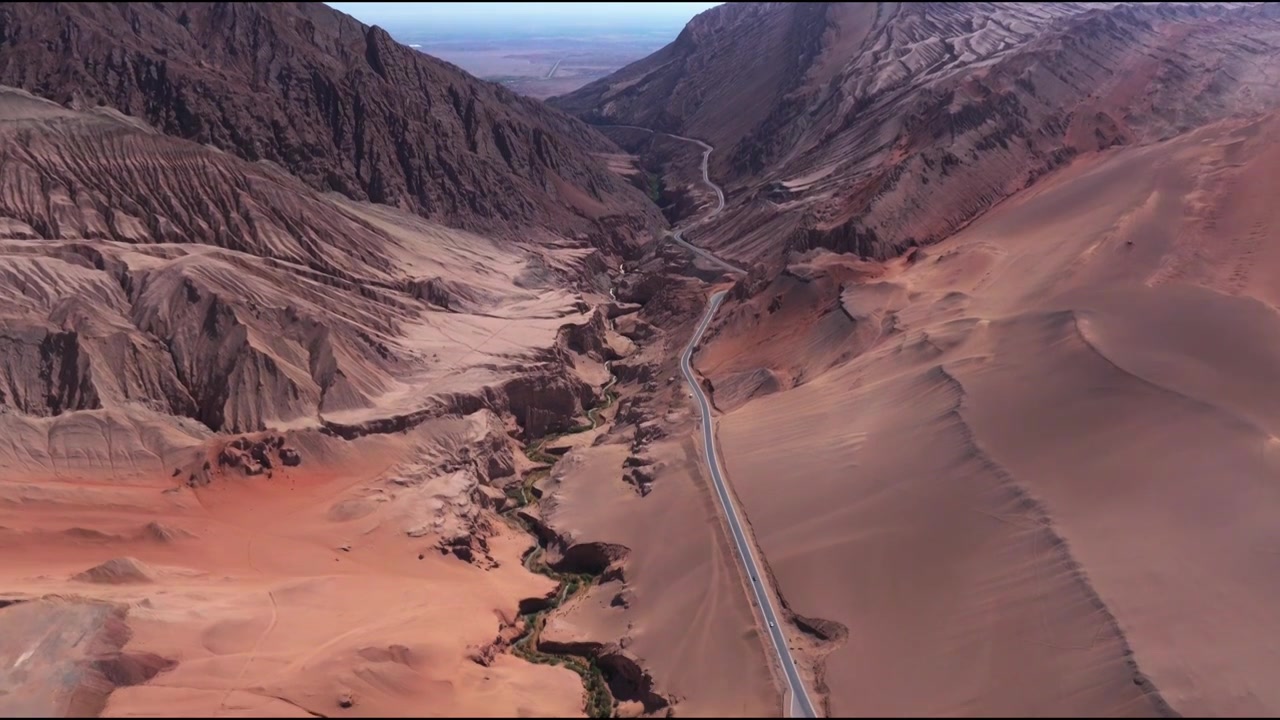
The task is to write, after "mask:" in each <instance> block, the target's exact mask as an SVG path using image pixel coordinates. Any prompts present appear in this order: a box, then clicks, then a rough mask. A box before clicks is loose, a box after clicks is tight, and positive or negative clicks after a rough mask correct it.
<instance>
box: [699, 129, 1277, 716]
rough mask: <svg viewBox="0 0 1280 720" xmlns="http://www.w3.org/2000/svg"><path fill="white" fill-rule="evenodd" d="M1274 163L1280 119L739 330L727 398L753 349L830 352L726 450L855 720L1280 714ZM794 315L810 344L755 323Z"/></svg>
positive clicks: (762, 400)
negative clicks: (1275, 685)
mask: <svg viewBox="0 0 1280 720" xmlns="http://www.w3.org/2000/svg"><path fill="white" fill-rule="evenodd" d="M1277 138H1280V118H1277V117H1275V116H1269V117H1265V118H1262V119H1258V120H1252V121H1231V122H1228V123H1224V124H1219V125H1216V126H1211V127H1209V128H1206V129H1204V130H1201V131H1197V132H1195V133H1192V134H1190V135H1188V136H1184V137H1182V138H1180V139H1176V140H1173V141H1170V142H1166V143H1162V144H1158V145H1154V146H1150V147H1145V148H1139V149H1132V150H1125V151H1118V152H1112V153H1105V154H1102V155H1099V156H1093V157H1089V158H1085V159H1082V161H1080V162H1078V163H1076V164H1075V165H1074V166H1073V167H1071V168H1070V169H1068V170H1065V171H1063V172H1061V173H1059V174H1056V175H1054V176H1052V177H1051V178H1049V179H1047V180H1046V181H1045V182H1044V183H1043V184H1042V185H1038V186H1037V187H1036V188H1035V189H1034V190H1032V191H1029V192H1027V193H1025V194H1023V195H1021V196H1019V197H1018V198H1016V199H1015V200H1013V201H1011V202H1007V203H1005V204H1003V205H1001V206H1000V207H998V208H997V209H996V210H994V211H992V212H991V213H989V214H988V215H986V216H985V217H984V218H983V219H982V220H980V221H979V222H977V223H975V224H974V225H972V226H971V227H969V228H968V229H966V230H965V231H964V232H962V233H960V234H958V235H957V236H956V237H954V238H951V239H949V240H947V241H945V242H943V243H940V244H938V245H937V246H934V247H930V248H927V249H925V250H922V251H919V252H918V253H917V254H915V255H914V256H912V257H910V258H904V259H900V260H896V261H893V262H891V263H888V264H887V265H885V266H883V267H882V268H881V269H880V270H879V271H878V277H876V278H875V279H874V280H872V281H870V282H868V281H865V280H864V281H863V282H860V283H857V284H849V285H847V286H846V285H845V284H844V280H843V279H842V277H841V273H844V274H845V275H846V276H847V275H848V274H849V273H853V272H870V271H868V270H859V269H858V267H859V266H858V264H857V263H853V264H850V263H848V262H847V261H845V260H843V259H841V258H837V257H834V256H821V255H819V256H814V257H813V258H812V259H810V260H809V261H807V262H801V263H797V268H798V269H799V274H800V275H805V276H807V277H808V278H809V279H808V280H807V284H804V285H803V287H801V288H800V289H797V288H796V286H797V284H798V283H803V282H805V281H798V280H797V279H795V277H794V276H790V277H789V276H786V275H784V276H782V277H779V278H778V279H777V280H775V281H774V283H773V284H772V285H771V286H770V287H769V288H768V289H767V290H766V291H765V292H762V293H761V294H760V295H758V296H757V297H755V298H754V299H753V300H751V301H750V302H748V303H745V304H743V305H741V306H739V307H737V308H735V309H734V310H733V311H731V314H730V315H728V316H727V317H726V319H725V321H724V322H723V324H722V327H721V329H720V330H719V334H718V336H717V337H716V338H715V339H714V340H712V341H711V342H710V343H707V347H706V349H705V350H704V351H703V352H702V353H700V360H699V362H700V364H701V366H702V367H703V369H704V371H705V372H707V373H708V375H709V377H710V378H711V380H712V382H713V384H716V385H717V386H718V385H719V383H720V382H721V381H722V379H723V381H725V382H728V383H731V382H732V380H731V379H732V378H733V377H735V376H737V375H740V374H742V373H744V372H747V371H748V370H751V368H750V363H748V362H747V361H746V360H744V359H743V358H744V356H743V355H738V354H737V353H736V351H735V348H741V347H742V346H743V345H742V344H743V343H750V344H752V345H769V344H770V342H769V341H770V340H772V339H773V338H775V337H776V338H783V337H791V338H796V337H801V336H802V337H803V338H804V340H803V341H804V342H812V343H815V344H818V345H821V344H822V343H823V341H824V339H826V338H830V340H828V341H827V342H829V343H830V345H829V346H828V347H829V350H828V352H827V353H821V352H819V353H803V354H797V355H794V356H787V355H785V354H779V355H777V356H770V355H768V354H764V355H760V356H759V357H760V362H761V366H760V370H763V371H768V372H770V373H773V374H775V375H777V376H779V377H786V378H790V379H791V383H790V384H789V385H787V386H785V387H783V388H782V389H780V390H779V391H777V392H774V393H772V394H767V395H766V394H758V395H757V396H756V397H755V398H754V399H749V400H745V402H744V398H742V397H738V398H736V399H735V400H734V403H730V405H731V406H732V405H735V404H736V405H737V409H734V410H732V412H729V413H728V414H727V415H726V416H725V418H724V420H723V423H722V425H721V429H720V439H721V442H722V443H723V446H724V450H725V456H726V458H727V463H728V471H729V474H730V475H731V477H732V478H733V482H734V485H735V487H736V488H737V491H738V493H739V495H740V497H741V498H742V500H743V502H744V504H745V506H746V511H747V514H748V516H749V517H750V518H751V521H752V524H753V526H754V530H755V533H756V534H757V537H758V539H759V541H760V543H761V547H762V548H763V550H764V552H765V555H766V557H767V558H768V561H769V563H770V565H771V567H772V570H773V572H774V574H775V575H776V577H777V579H778V581H779V583H780V591H781V592H782V594H783V596H784V597H785V599H786V601H787V602H788V604H789V606H790V608H791V610H792V611H794V612H795V613H797V614H798V615H800V616H804V617H809V618H820V619H825V620H828V621H833V622H836V623H839V624H840V625H841V626H843V628H844V629H845V630H847V633H848V634H847V636H846V637H842V638H840V639H839V640H837V641H836V642H834V643H832V645H833V647H832V648H831V649H830V654H829V655H828V656H827V657H826V661H825V668H824V675H823V679H824V680H825V686H826V688H825V689H826V692H827V696H828V700H829V703H830V709H831V711H832V712H833V713H835V714H841V715H845V714H866V713H887V714H944V715H950V714H1019V713H1028V714H1088V715H1094V714H1125V715H1134V714H1137V715H1151V714H1167V713H1169V712H1172V711H1176V712H1179V713H1183V714H1197V715H1198V714H1227V715H1239V714H1266V713H1269V712H1274V711H1275V709H1276V708H1277V707H1280V696H1276V695H1275V693H1274V692H1272V688H1271V683H1270V682H1269V679H1268V678H1270V676H1271V675H1273V674H1274V672H1275V669H1276V668H1275V661H1274V657H1273V654H1272V653H1271V652H1270V650H1269V649H1268V647H1269V645H1268V640H1267V638H1269V637H1270V636H1271V635H1272V634H1273V633H1274V632H1275V630H1276V628H1277V623H1280V615H1277V614H1276V613H1275V612H1272V611H1271V610H1270V608H1272V607H1274V606H1275V600H1276V598H1277V591H1280V587H1277V586H1276V583H1274V582H1272V581H1271V579H1270V575H1269V573H1268V572H1267V568H1268V567H1269V565H1270V563H1271V558H1272V557H1273V552H1272V551H1271V550H1269V549H1268V548H1270V547H1271V546H1273V545H1274V544H1275V532H1274V530H1273V528H1272V527H1271V526H1272V523H1270V521H1269V520H1267V518H1269V517H1270V516H1271V515H1272V514H1274V507H1275V504H1276V503H1277V502H1280V495H1277V494H1276V492H1275V489H1274V482H1273V480H1274V474H1275V472H1276V465H1275V458H1274V456H1275V452H1274V449H1275V445H1276V441H1275V437H1276V432H1277V429H1278V428H1277V420H1280V417H1277V416H1276V414H1275V410H1274V408H1275V407H1276V406H1277V405H1276V401H1275V400H1276V399H1274V398H1271V397H1270V396H1271V395H1272V394H1273V393H1274V390H1273V388H1275V387H1277V383H1276V376H1275V368H1276V367H1280V318H1278V316H1277V314H1276V306H1275V305H1274V304H1273V303H1274V297H1273V293H1274V283H1273V282H1268V280H1267V279H1268V278H1273V277H1274V276H1275V273H1276V272H1277V269H1278V266H1277V264H1276V262H1275V260H1274V259H1273V258H1272V257H1271V256H1272V255H1273V254H1274V253H1273V252H1272V251H1270V250H1268V249H1267V248H1268V244H1267V243H1266V242H1265V239H1266V237H1267V233H1268V230H1267V228H1269V227H1271V226H1273V225H1274V223H1275V218H1274V209H1273V207H1272V205H1273V204H1272V203H1268V202H1266V201H1265V200H1263V198H1265V197H1268V196H1270V193H1272V192H1273V191H1274V178H1273V177H1271V175H1270V174H1268V172H1267V171H1266V170H1265V168H1267V167H1271V166H1272V163H1273V162H1274V159H1273V156H1274V154H1275V152H1276V151H1275V149H1274V148H1275V147H1276V145H1275V140H1276V139H1277ZM844 266H848V269H847V270H841V268H842V267H844ZM815 268H817V271H816V272H815V271H814V269H815ZM819 296H821V297H824V298H825V300H824V301H823V303H817V302H808V303H806V301H805V298H806V297H819ZM775 298H777V299H780V300H776V299H775ZM837 300H838V303H837V307H835V308H832V307H830V304H831V301H837ZM770 303H774V304H775V309H774V311H773V312H774V313H775V314H777V315H779V316H782V317H785V318H786V319H785V320H784V321H782V322H778V323H773V322H770V321H769V320H767V319H766V320H762V321H761V322H759V323H755V322H753V321H751V320H750V318H751V317H753V316H754V315H755V314H757V313H760V314H762V315H765V316H767V315H768V313H769V305H770ZM824 303H825V305H826V306H825V307H824V306H823V305H824ZM868 309H876V310H875V312H867V310H868ZM851 311H852V312H851ZM858 311H862V312H861V314H859V312H858ZM832 317H841V318H842V320H841V322H843V323H845V324H847V325H851V326H852V328H851V329H849V330H848V331H847V332H845V333H844V334H842V335H839V336H834V337H833V336H831V335H830V332H829V331H828V330H824V329H823V328H824V327H825V326H826V324H828V323H831V322H833V320H831V318H832ZM864 325H865V326H869V327H867V328H865V329H864V328H862V327H861V326H864ZM753 328H758V329H759V330H760V334H754V333H753V331H752V330H753ZM765 333H768V334H765ZM858 337H870V338H874V339H873V340H872V341H871V342H870V344H869V346H868V344H867V343H866V342H863V343H862V345H861V346H859V344H858V342H857V341H856V338H858ZM788 342H795V341H794V340H792V341H788ZM851 347H852V348H853V349H855V350H857V351H858V354H857V356H856V357H853V358H851V359H847V360H844V361H843V362H836V363H835V364H834V365H831V364H830V358H831V356H832V355H833V354H834V353H835V351H836V348H851ZM745 357H750V356H745ZM797 367H799V368H800V369H799V370H797V369H796V368H797Z"/></svg>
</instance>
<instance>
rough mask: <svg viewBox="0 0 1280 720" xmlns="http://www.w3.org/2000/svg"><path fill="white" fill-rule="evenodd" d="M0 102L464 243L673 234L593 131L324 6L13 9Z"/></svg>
mask: <svg viewBox="0 0 1280 720" xmlns="http://www.w3.org/2000/svg"><path fill="white" fill-rule="evenodd" d="M0 84H5V85H10V86H15V87H19V88H22V89H25V90H28V91H30V92H32V93H34V94H36V95H39V96H41V97H46V98H49V99H52V100H55V101H57V102H59V103H64V104H68V103H69V104H71V105H72V106H73V107H83V108H89V107H93V106H95V105H104V104H105V105H107V106H109V107H113V108H115V109H117V110H119V111H121V112H123V113H125V114H127V115H131V116H134V117H138V118H141V119H143V120H145V121H146V122H147V123H149V124H151V125H153V126H154V127H156V128H158V129H160V130H161V131H162V132H164V133H166V134H169V135H173V136H176V137H180V138H183V139H186V140H191V141H194V142H198V143H202V144H207V145H212V146H214V147H217V148H219V149H221V150H225V151H227V152H229V153H233V154H235V155H237V156H239V157H241V158H244V159H246V160H267V161H271V162H274V163H276V164H278V165H280V166H282V167H284V168H285V169H287V170H288V171H289V172H291V173H293V174H294V175H296V176H297V177H299V178H301V179H302V180H303V181H305V182H306V183H307V184H308V185H310V186H311V187H313V188H316V189H319V190H331V191H336V192H338V193H341V194H343V195H346V196H347V197H350V198H353V199H357V200H369V201H372V202H375V203H383V204H388V205H395V206H399V207H402V208H405V209H408V210H411V211H414V212H417V213H419V214H421V215H423V216H425V217H429V218H432V219H436V220H439V221H441V222H444V223H445V224H448V225H450V226H456V227H465V228H470V229H483V230H487V231H490V232H494V231H500V232H502V233H510V232H514V231H515V230H516V229H517V228H522V227H526V226H529V225H533V224H536V225H540V226H543V227H554V228H557V229H560V230H563V231H565V233H566V234H569V235H572V234H573V233H583V234H587V233H591V234H595V235H597V236H599V238H600V239H601V240H609V239H611V240H612V241H614V242H621V241H624V240H630V239H634V237H635V236H637V235H640V234H642V233H644V232H645V231H646V230H647V229H649V228H651V227H653V226H654V223H655V222H660V219H659V218H657V216H656V214H655V213H654V212H653V209H652V207H651V206H650V205H649V204H648V203H647V202H646V201H645V200H644V197H643V193H641V192H639V191H637V190H636V189H634V188H632V187H630V186H629V185H628V183H627V182H626V181H625V180H624V179H622V178H619V177H617V176H616V175H613V174H612V173H609V172H607V171H606V170H605V169H604V166H603V164H602V163H600V162H599V161H598V159H597V158H596V157H594V156H595V155H596V154H598V153H607V152H609V151H610V150H612V146H611V145H610V143H609V142H608V141H607V140H605V139H604V138H602V137H601V136H600V135H598V134H597V133H595V132H594V131H592V130H591V129H590V128H588V127H586V126H585V125H583V124H582V123H581V122H579V121H577V120H572V119H570V118H567V117H565V116H563V115H562V114H560V113H558V112H555V111H552V110H549V109H548V108H547V107H546V106H545V105H543V104H542V103H539V102H537V101H534V100H529V99H526V98H523V97H520V96H518V95H516V94H514V93H512V92H510V91H508V90H506V89H504V88H503V87H501V86H499V85H496V84H493V83H487V82H484V81H481V80H478V79H476V78H474V77H471V76H470V75H467V74H466V73H464V72H463V71H462V70H460V69H459V68H457V67H455V66H453V65H450V64H448V63H446V62H443V61H440V60H437V59H435V58H432V57H430V56H427V55H424V54H422V53H420V52H417V51H415V50H413V49H411V48H408V47H405V46H402V45H399V44H397V43H395V42H394V41H392V39H391V38H390V36H388V35H387V33H386V32H385V31H383V30H382V29H380V28H377V27H367V26H365V25H362V24H360V23H358V22H356V21H355V20H353V19H351V18H350V17H347V16H345V15H343V14H341V13H338V12H336V11H334V10H331V9H330V8H328V7H325V6H324V5H323V4H321V3H230V2H227V3H5V4H4V5H3V6H2V7H0Z"/></svg>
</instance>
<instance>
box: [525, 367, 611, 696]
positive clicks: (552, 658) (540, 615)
mask: <svg viewBox="0 0 1280 720" xmlns="http://www.w3.org/2000/svg"><path fill="white" fill-rule="evenodd" d="M605 367H606V368H607V367H608V364H607V363H606V364H605ZM617 380H618V378H617V377H616V376H613V375H610V377H609V382H607V383H605V385H604V387H603V388H602V390H603V391H604V402H603V403H601V404H600V405H597V406H596V407H593V408H590V409H589V410H587V419H588V420H589V421H590V422H589V424H587V425H578V426H575V427H572V428H569V430H568V431H567V432H564V433H560V434H558V435H548V436H547V437H544V438H542V439H541V440H540V441H538V442H537V443H535V444H533V445H530V446H529V447H527V448H525V456H526V457H528V458H529V459H530V460H532V461H534V462H536V463H540V464H545V465H547V467H545V468H539V469H537V470H531V471H529V472H528V473H527V474H526V475H525V477H524V479H523V480H522V481H521V483H520V484H519V485H517V486H516V487H514V488H512V489H510V490H508V492H507V495H508V497H510V498H512V499H513V500H514V501H515V504H514V505H513V506H512V507H510V508H508V509H507V510H506V511H505V512H503V513H502V515H503V517H505V518H507V520H508V521H510V522H511V523H513V524H514V525H516V526H517V527H519V528H520V529H522V530H524V531H525V532H527V533H529V534H530V535H531V536H533V538H534V540H535V542H536V544H535V545H534V546H533V547H532V548H530V549H529V552H527V553H525V556H524V566H525V568H527V569H528V570H529V571H530V572H536V573H540V574H542V575H546V576H547V577H549V578H551V579H552V580H555V581H556V582H558V583H560V586H559V588H558V589H557V591H556V596H555V598H554V599H553V600H551V602H550V603H549V604H548V605H547V607H545V608H543V609H542V610H539V611H537V612H532V613H528V614H526V615H525V616H524V623H525V632H524V634H523V635H521V636H520V637H519V638H517V639H516V641H515V642H514V643H512V645H511V649H512V652H513V653H514V654H515V655H517V656H519V657H521V658H524V659H525V660H528V661H529V662H532V663H538V664H542V665H561V666H564V667H567V668H569V669H570V670H572V671H574V672H576V673H578V675H580V676H582V684H583V685H584V686H585V687H586V690H587V706H586V712H587V716H588V717H593V718H607V717H610V716H611V715H612V714H613V695H612V694H611V693H610V692H609V685H608V683H606V682H605V679H604V674H603V673H602V672H601V671H600V668H599V666H597V665H596V663H595V661H594V660H591V659H588V658H584V657H580V656H577V655H564V654H555V653H546V652H543V651H541V650H539V649H538V638H539V636H540V635H541V634H542V628H543V626H544V625H545V624H546V621H547V615H548V614H549V613H550V612H552V611H553V610H555V609H556V608H558V607H560V606H561V605H563V604H565V603H566V602H568V601H569V600H571V599H573V598H575V597H577V596H578V595H580V594H582V593H585V592H586V591H587V590H589V589H590V588H591V586H592V585H594V584H595V582H596V580H598V579H599V576H597V575H592V574H589V573H563V572H558V571H556V570H554V569H552V568H551V567H550V566H548V565H547V564H546V563H545V562H544V561H543V559H542V558H543V555H544V554H545V552H546V543H545V541H544V540H543V539H542V536H541V535H540V534H539V533H538V532H536V530H535V529H534V528H533V527H531V526H530V525H529V523H528V522H526V521H525V520H524V519H523V518H521V517H520V514H519V513H520V510H522V509H525V508H529V507H534V506H536V505H537V504H538V496H537V493H536V491H535V488H534V486H535V485H536V484H537V483H538V482H539V481H540V480H543V479H545V478H546V477H547V476H549V475H550V474H551V469H552V468H553V467H554V466H555V464H556V462H557V461H559V460H560V458H559V457H557V456H555V455H551V454H549V453H547V452H545V451H544V450H543V448H544V447H545V446H546V444H547V443H548V442H551V441H553V440H556V439H559V438H561V437H564V436H565V435H572V434H574V433H580V432H586V431H588V430H594V429H595V428H597V427H600V423H601V417H600V413H601V412H603V411H604V410H607V409H608V408H609V407H611V406H612V405H613V403H614V402H615V401H617V399H618V396H617V395H616V394H615V393H614V392H613V390H612V389H611V388H612V387H613V386H614V384H615V383H616V382H617Z"/></svg>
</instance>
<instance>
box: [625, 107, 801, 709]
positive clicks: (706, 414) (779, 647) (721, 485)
mask: <svg viewBox="0 0 1280 720" xmlns="http://www.w3.org/2000/svg"><path fill="white" fill-rule="evenodd" d="M612 127H633V128H635V129H637V130H648V128H641V127H636V126H633V125H622V126H616V125H615V126H612ZM649 132H654V131H652V130H650V131H649ZM662 134H664V135H668V136H670V137H673V138H677V139H679V140H684V141H686V142H691V143H695V144H697V145H699V146H701V147H702V181H703V182H705V183H706V184H707V186H708V187H710V188H711V189H712V190H714V191H715V193H716V206H715V208H714V209H712V210H711V212H709V213H707V215H706V216H705V217H703V218H701V219H700V220H698V221H696V222H695V223H694V225H701V224H702V223H705V222H707V221H709V220H710V219H711V218H713V217H715V216H716V215H719V214H720V211H721V210H724V191H723V190H721V189H720V186H719V185H716V184H715V183H713V182H711V178H710V176H709V175H708V173H707V163H708V161H709V160H710V158H711V151H712V150H714V148H712V147H711V146H710V145H708V144H706V143H704V142H702V141H701V140H695V139H694V138H687V137H682V136H680V135H672V134H671V133H662ZM685 229H687V228H681V229H679V230H676V231H675V232H674V233H673V234H672V236H671V239H673V240H675V241H676V242H677V243H679V244H680V245H682V246H684V247H686V248H688V249H690V250H692V251H693V252H695V253H697V254H698V255H700V256H702V257H704V258H706V259H707V260H709V261H711V262H714V263H716V264H717V265H719V266H721V267H723V268H726V269H727V270H729V271H731V272H736V273H743V274H745V273H746V271H745V270H743V269H742V268H740V267H738V266H737V265H734V264H733V263H729V262H725V261H724V260H721V259H720V258H718V257H716V256H715V255H713V254H711V253H710V252H708V251H707V250H704V249H703V248H700V247H698V246H697V245H693V244H692V243H690V242H689V241H687V240H685V239H684V237H683V233H684V231H685ZM725 293H726V291H724V290H721V291H720V292H718V293H715V294H714V295H712V296H711V301H710V302H709V303H708V304H707V312H706V314H704V315H703V316H702V322H700V323H699V324H698V329H697V331H696V332H694V333H693V338H692V339H690V340H689V345H688V346H687V347H685V349H684V354H682V355H681V356H680V372H681V373H683V374H684V379H685V381H686V382H688V383H689V392H690V393H691V394H692V395H693V397H694V399H695V400H697V402H698V410H699V411H700V412H701V413H702V445H703V448H704V450H705V452H706V455H707V467H708V468H709V469H710V471H711V481H712V484H713V485H715V488H716V496H717V497H718V498H719V500H720V506H721V507H722V508H723V509H724V515H725V517H726V518H727V519H728V521H729V530H730V532H731V533H732V534H733V543H734V545H735V546H736V547H737V550H738V557H739V558H741V560H742V565H743V567H744V568H745V569H746V571H747V576H748V577H749V578H750V584H751V592H752V594H753V595H754V596H755V599H756V605H757V606H758V607H759V608H760V612H761V614H762V615H764V619H765V623H766V625H767V626H768V627H767V628H766V630H767V631H768V633H769V638H770V639H771V640H772V641H773V647H774V650H776V651H777V653H778V661H779V662H780V663H781V664H782V672H783V674H784V675H785V676H786V680H787V696H788V698H787V700H788V704H787V708H786V711H785V712H786V713H787V714H788V715H790V716H791V717H806V718H814V717H817V716H818V715H817V713H815V712H814V709H813V703H812V701H810V700H809V692H808V691H807V690H806V689H805V686H804V681H803V680H802V679H801V678H800V672H799V671H798V670H796V663H795V660H794V659H793V658H792V657H791V649H790V648H789V647H788V646H787V638H786V636H785V635H783V634H782V622H781V621H780V620H779V619H778V614H777V613H776V612H775V611H774V609H773V597H772V595H773V593H771V592H770V591H769V588H768V587H767V586H766V585H765V584H764V582H762V581H761V580H760V575H761V573H760V565H759V563H758V562H756V556H755V553H754V552H753V551H752V549H751V542H750V541H749V540H748V539H747V535H746V533H745V532H743V530H742V525H743V523H742V520H741V516H740V515H739V512H738V509H737V507H735V506H734V504H733V499H732V498H731V497H730V496H729V490H728V488H727V487H726V486H725V479H724V475H723V473H722V472H721V469H720V458H719V456H717V455H716V442H715V426H714V425H712V422H711V420H712V417H711V403H710V402H708V401H707V396H706V393H704V392H703V391H702V386H701V385H700V384H699V383H698V377H697V375H695V374H694V372H693V351H694V350H695V349H697V347H698V343H700V342H702V335H703V333H705V332H706V331H707V327H708V326H709V325H711V319H712V318H714V317H715V315H716V311H717V310H719V309H720V303H722V302H724V296H725Z"/></svg>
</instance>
